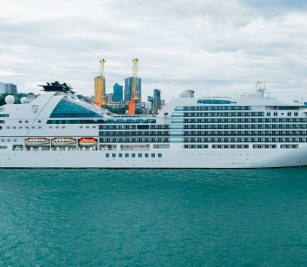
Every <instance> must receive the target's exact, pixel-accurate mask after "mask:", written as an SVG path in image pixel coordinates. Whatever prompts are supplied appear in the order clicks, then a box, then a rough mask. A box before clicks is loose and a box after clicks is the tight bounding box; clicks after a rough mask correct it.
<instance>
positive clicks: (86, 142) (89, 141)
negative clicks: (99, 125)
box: [79, 138, 97, 147]
mask: <svg viewBox="0 0 307 267" xmlns="http://www.w3.org/2000/svg"><path fill="white" fill-rule="evenodd" d="M79 145H80V146H83V147H91V146H95V145H97V139H95V138H81V139H80V141H79Z"/></svg>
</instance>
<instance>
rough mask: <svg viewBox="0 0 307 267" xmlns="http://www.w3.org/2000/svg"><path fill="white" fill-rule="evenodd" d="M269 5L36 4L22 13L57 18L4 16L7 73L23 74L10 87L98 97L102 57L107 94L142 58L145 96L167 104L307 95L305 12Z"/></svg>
mask: <svg viewBox="0 0 307 267" xmlns="http://www.w3.org/2000/svg"><path fill="white" fill-rule="evenodd" d="M12 1H13V2H14V0H12ZM268 2H269V3H264V2H262V1H227V2H226V1H208V0H207V1H196V0H189V1H184V0H173V1H133V0H131V1H129V2H127V1H98V0H97V1H95V0H91V1H87V2H86V3H85V2H84V1H77V2H75V1H68V0H64V1H61V2H60V3H59V7H57V6H56V5H54V4H53V1H48V0H46V2H44V3H41V2H38V1H35V0H31V1H29V2H28V4H27V5H23V6H21V5H20V9H21V11H23V10H24V12H27V11H28V12H31V8H33V6H34V5H35V4H36V3H40V5H39V6H38V7H37V11H35V12H37V14H39V13H42V14H44V12H46V11H45V9H44V5H46V10H48V11H49V12H50V11H52V12H51V15H50V14H49V15H48V16H43V17H40V16H33V17H31V16H30V15H28V16H25V17H23V16H20V17H18V18H17V16H16V17H14V15H13V14H11V16H9V14H6V16H4V15H3V16H2V17H1V14H3V13H0V38H1V39H0V40H1V42H0V56H1V58H2V61H1V62H0V68H1V70H3V71H9V73H11V72H12V73H16V74H18V75H15V76H14V75H12V76H11V77H10V78H11V79H12V80H11V82H15V83H17V84H18V85H20V87H22V88H25V89H26V90H31V86H33V84H35V81H37V82H42V81H47V80H48V81H51V80H55V79H57V80H62V81H67V82H69V83H71V84H72V85H73V86H74V87H76V89H77V90H79V91H80V92H81V93H84V94H92V92H93V89H92V88H93V77H94V76H95V75H97V73H98V70H99V64H98V60H99V59H100V58H101V57H104V58H106V60H107V64H106V76H107V88H108V90H109V91H111V86H112V84H114V83H115V82H119V83H121V84H123V81H124V78H125V77H127V76H130V75H131V60H132V59H133V58H135V57H139V58H140V68H139V73H140V77H142V80H143V85H144V86H143V88H144V91H145V93H144V94H143V95H146V94H150V93H151V92H152V90H153V89H154V87H155V86H160V87H161V89H162V90H163V89H164V88H165V91H164V90H163V91H162V92H163V94H164V95H165V97H166V98H169V97H170V96H171V95H172V94H174V93H176V92H177V91H181V90H182V89H187V88H194V89H197V90H200V92H214V91H218V92H223V90H224V91H225V92H227V93H228V92H229V90H227V88H231V89H233V88H234V87H235V86H236V85H239V84H240V83H242V84H243V85H245V84H248V81H249V82H250V84H252V82H253V81H254V80H258V79H262V78H263V79H265V80H269V81H272V86H274V87H275V88H281V89H284V90H286V88H290V86H291V87H295V89H297V90H298V91H299V92H300V93H301V92H304V91H303V89H304V88H305V85H304V84H306V82H307V81H306V80H305V75H304V73H306V70H307V63H306V60H303V59H304V58H307V57H306V56H307V51H306V49H305V47H306V45H307V44H306V41H305V38H304V36H306V34H307V29H306V26H305V25H306V21H307V16H306V15H305V14H304V13H302V12H301V10H304V9H305V8H306V5H305V4H301V2H300V3H298V2H297V1H292V2H290V1H289V2H288V1H268ZM7 7H8V6H7ZM56 7H57V8H58V9H57V8H56ZM4 8H5V6H4ZM8 10H9V9H8ZM270 10H273V11H270ZM58 11H60V12H59V15H58V16H57V12H58ZM66 11H67V13H66ZM68 11H69V12H68ZM277 11H278V12H277ZM0 12H1V11H0ZM272 12H273V13H272ZM17 62H18V64H17ZM0 73H1V72H0ZM1 79H2V77H0V80H1ZM5 79H6V81H7V79H8V77H5ZM293 81H297V82H296V83H295V82H293ZM205 88H208V89H205Z"/></svg>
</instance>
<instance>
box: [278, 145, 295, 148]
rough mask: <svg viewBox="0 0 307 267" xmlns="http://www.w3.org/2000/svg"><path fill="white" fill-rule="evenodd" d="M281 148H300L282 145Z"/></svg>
mask: <svg viewBox="0 0 307 267" xmlns="http://www.w3.org/2000/svg"><path fill="white" fill-rule="evenodd" d="M280 148H298V145H280Z"/></svg>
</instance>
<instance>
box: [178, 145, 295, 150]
mask: <svg viewBox="0 0 307 267" xmlns="http://www.w3.org/2000/svg"><path fill="white" fill-rule="evenodd" d="M184 148H190V149H191V148H196V149H201V148H209V145H184ZM212 148H221V149H229V148H230V149H236V148H239V149H241V148H242V149H244V148H245V149H247V148H249V145H246V144H245V145H225V144H223V145H212ZM253 148H256V149H257V148H260V149H262V148H277V145H273V144H270V145H253ZM280 148H298V145H297V144H287V145H280Z"/></svg>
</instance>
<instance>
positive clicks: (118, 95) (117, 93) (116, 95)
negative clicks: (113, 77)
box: [113, 83, 123, 102]
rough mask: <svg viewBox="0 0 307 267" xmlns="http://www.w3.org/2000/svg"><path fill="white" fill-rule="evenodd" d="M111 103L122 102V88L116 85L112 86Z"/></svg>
mask: <svg viewBox="0 0 307 267" xmlns="http://www.w3.org/2000/svg"><path fill="white" fill-rule="evenodd" d="M113 101H114V102H122V101H123V86H122V85H119V84H118V83H116V84H114V85H113Z"/></svg>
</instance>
